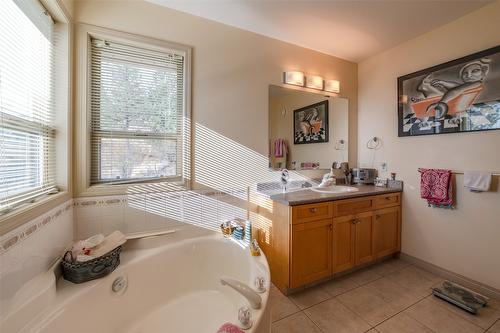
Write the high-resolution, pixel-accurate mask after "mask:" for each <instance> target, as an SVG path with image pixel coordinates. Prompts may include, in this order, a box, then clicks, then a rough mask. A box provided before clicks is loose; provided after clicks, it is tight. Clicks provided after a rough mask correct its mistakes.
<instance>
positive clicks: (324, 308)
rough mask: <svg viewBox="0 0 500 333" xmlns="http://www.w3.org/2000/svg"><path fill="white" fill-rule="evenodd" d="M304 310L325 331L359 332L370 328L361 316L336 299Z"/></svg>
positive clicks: (340, 332) (325, 332)
mask: <svg viewBox="0 0 500 333" xmlns="http://www.w3.org/2000/svg"><path fill="white" fill-rule="evenodd" d="M304 312H305V313H306V314H307V316H308V317H309V318H311V320H312V321H313V322H314V323H315V324H316V325H317V326H318V327H319V328H320V329H321V331H322V332H324V333H344V332H345V333H357V332H366V331H367V330H369V329H370V325H368V324H367V323H366V322H365V321H364V320H363V319H362V318H361V317H359V316H358V315H356V314H355V313H354V312H352V311H351V310H349V309H348V308H347V307H345V306H344V305H343V304H342V303H340V302H339V301H337V300H336V299H330V300H328V301H326V302H323V303H320V304H318V305H315V306H313V307H311V308H309V309H306V310H304Z"/></svg>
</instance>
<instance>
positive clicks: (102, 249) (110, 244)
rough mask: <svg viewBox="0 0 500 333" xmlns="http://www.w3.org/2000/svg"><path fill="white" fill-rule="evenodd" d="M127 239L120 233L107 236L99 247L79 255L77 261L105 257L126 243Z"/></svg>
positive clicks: (86, 250)
mask: <svg viewBox="0 0 500 333" xmlns="http://www.w3.org/2000/svg"><path fill="white" fill-rule="evenodd" d="M126 241H127V239H126V238H125V235H124V234H122V233H121V232H120V231H114V232H113V233H111V234H109V235H108V236H106V237H105V238H104V239H103V240H102V241H101V242H100V243H99V244H98V245H97V246H95V247H92V248H90V249H87V248H85V251H83V252H82V253H79V254H77V255H76V256H75V257H76V261H79V262H85V261H89V260H92V259H95V258H98V257H101V256H103V255H105V254H106V253H108V252H111V251H112V250H114V249H116V248H117V247H118V246H120V245H122V244H123V243H125V242H126Z"/></svg>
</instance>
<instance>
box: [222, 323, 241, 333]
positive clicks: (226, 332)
mask: <svg viewBox="0 0 500 333" xmlns="http://www.w3.org/2000/svg"><path fill="white" fill-rule="evenodd" d="M217 333H244V331H242V330H241V329H240V328H239V327H238V326H236V325H233V324H231V323H225V324H224V325H222V326H221V327H220V328H219V329H218V330H217Z"/></svg>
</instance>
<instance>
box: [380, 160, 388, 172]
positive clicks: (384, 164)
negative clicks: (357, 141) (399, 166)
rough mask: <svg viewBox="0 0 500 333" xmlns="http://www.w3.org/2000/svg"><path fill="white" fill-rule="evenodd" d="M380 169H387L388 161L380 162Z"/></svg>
mask: <svg viewBox="0 0 500 333" xmlns="http://www.w3.org/2000/svg"><path fill="white" fill-rule="evenodd" d="M380 170H382V171H383V172H386V171H387V162H383V163H382V164H380Z"/></svg>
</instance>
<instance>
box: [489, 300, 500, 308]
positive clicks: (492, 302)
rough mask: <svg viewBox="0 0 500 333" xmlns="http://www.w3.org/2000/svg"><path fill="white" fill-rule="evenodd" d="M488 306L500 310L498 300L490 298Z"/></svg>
mask: <svg viewBox="0 0 500 333" xmlns="http://www.w3.org/2000/svg"><path fill="white" fill-rule="evenodd" d="M488 305H489V306H491V307H492V308H495V309H497V310H500V300H499V299H495V298H490V300H489V301H488Z"/></svg>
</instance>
